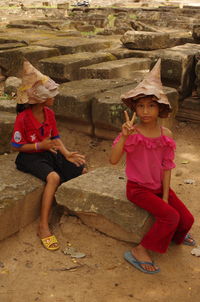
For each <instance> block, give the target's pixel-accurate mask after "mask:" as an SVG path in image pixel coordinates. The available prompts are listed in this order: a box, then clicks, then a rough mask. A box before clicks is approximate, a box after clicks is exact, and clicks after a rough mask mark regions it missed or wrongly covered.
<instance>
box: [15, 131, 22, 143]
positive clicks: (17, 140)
mask: <svg viewBox="0 0 200 302" xmlns="http://www.w3.org/2000/svg"><path fill="white" fill-rule="evenodd" d="M21 139H22V135H21V133H20V132H19V131H15V133H14V140H15V142H16V143H19V142H20V141H21Z"/></svg>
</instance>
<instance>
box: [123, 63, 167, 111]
mask: <svg viewBox="0 0 200 302" xmlns="http://www.w3.org/2000/svg"><path fill="white" fill-rule="evenodd" d="M160 65H161V59H158V61H157V62H156V64H155V65H154V67H153V69H152V70H151V71H150V72H149V73H148V74H147V75H146V76H145V77H144V80H143V81H142V82H141V83H139V84H138V85H137V86H136V87H135V88H134V89H132V90H130V91H128V92H127V93H125V94H123V95H121V100H122V101H123V102H124V103H125V104H126V105H127V106H128V107H129V108H131V109H132V110H134V111H135V104H136V101H137V100H139V99H140V98H141V97H144V96H152V97H153V100H154V101H157V102H158V103H159V104H161V106H160V107H161V108H162V110H161V111H160V115H159V116H160V117H167V116H168V114H169V112H171V111H172V109H171V105H170V103H169V101H168V98H167V96H166V94H165V93H164V91H163V86H162V82H161V76H160Z"/></svg>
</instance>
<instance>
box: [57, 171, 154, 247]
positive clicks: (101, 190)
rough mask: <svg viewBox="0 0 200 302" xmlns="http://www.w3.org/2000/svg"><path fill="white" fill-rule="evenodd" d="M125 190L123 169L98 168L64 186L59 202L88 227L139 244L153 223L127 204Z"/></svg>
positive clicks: (141, 210)
mask: <svg viewBox="0 0 200 302" xmlns="http://www.w3.org/2000/svg"><path fill="white" fill-rule="evenodd" d="M94 184H95V185H94ZM125 187H126V179H125V175H124V171H123V169H116V168H110V167H105V168H99V169H96V170H94V171H92V172H89V173H87V174H84V175H81V176H79V177H77V178H75V179H72V180H70V181H68V182H66V183H64V184H62V185H61V186H60V187H59V188H58V190H57V193H56V200H57V203H58V204H59V205H61V206H64V207H65V208H66V209H67V210H69V211H71V212H72V213H73V214H75V215H77V216H78V217H80V219H81V220H82V221H83V222H84V223H85V224H87V225H88V226H90V227H92V228H95V229H97V230H99V231H100V232H102V233H105V234H106V235H108V236H111V237H114V238H116V239H119V240H124V241H128V242H134V243H139V242H140V240H141V239H142V237H143V236H144V234H145V233H146V232H147V230H148V229H149V227H150V225H151V223H152V219H151V217H150V215H149V214H148V213H147V212H146V211H144V210H143V209H141V208H139V207H137V206H136V205H134V204H133V203H131V202H130V201H128V200H127V198H126V194H125V191H126V189H125Z"/></svg>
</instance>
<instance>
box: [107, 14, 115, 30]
mask: <svg viewBox="0 0 200 302" xmlns="http://www.w3.org/2000/svg"><path fill="white" fill-rule="evenodd" d="M107 19H108V25H109V27H111V28H112V27H114V24H115V19H116V17H115V16H114V15H113V14H110V15H108V17H107Z"/></svg>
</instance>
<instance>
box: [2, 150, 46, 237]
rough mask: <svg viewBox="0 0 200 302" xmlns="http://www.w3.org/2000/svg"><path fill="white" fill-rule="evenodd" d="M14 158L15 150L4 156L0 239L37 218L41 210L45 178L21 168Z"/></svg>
mask: <svg viewBox="0 0 200 302" xmlns="http://www.w3.org/2000/svg"><path fill="white" fill-rule="evenodd" d="M14 160H15V155H14V154H10V155H2V156H0V166H1V173H0V193H1V194H0V240H2V239H4V238H6V237H8V236H10V235H12V234H14V233H16V232H17V231H19V230H20V228H22V227H24V226H26V225H27V224H29V223H31V222H32V221H34V220H35V219H36V218H37V217H38V215H39V210H40V200H41V196H42V192H43V183H42V181H40V180H39V179H37V178H35V177H33V176H31V175H29V174H26V173H22V172H20V171H18V170H17V169H16V168H15V163H14ZM11 180H12V181H11Z"/></svg>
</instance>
